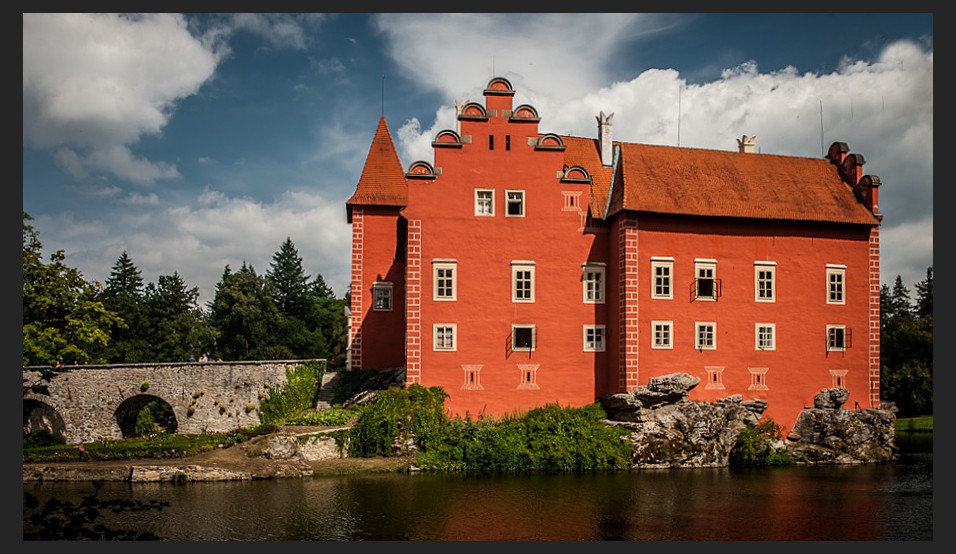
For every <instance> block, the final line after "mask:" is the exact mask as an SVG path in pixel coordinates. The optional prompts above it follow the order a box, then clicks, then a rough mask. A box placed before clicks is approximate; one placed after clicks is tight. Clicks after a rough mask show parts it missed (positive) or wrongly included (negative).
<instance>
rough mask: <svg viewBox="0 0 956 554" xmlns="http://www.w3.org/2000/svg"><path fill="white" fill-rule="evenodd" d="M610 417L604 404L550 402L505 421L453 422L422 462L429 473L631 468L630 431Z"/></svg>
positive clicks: (427, 451)
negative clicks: (612, 422) (611, 421)
mask: <svg viewBox="0 0 956 554" xmlns="http://www.w3.org/2000/svg"><path fill="white" fill-rule="evenodd" d="M606 417H607V414H606V413H605V412H604V410H603V408H601V406H600V405H598V404H591V405H588V406H583V407H580V408H571V407H568V408H562V407H560V406H558V405H557V404H548V405H546V406H542V407H539V408H534V409H532V410H530V411H529V412H527V413H526V414H524V415H521V416H511V417H505V418H503V419H501V420H495V419H491V418H485V419H481V420H479V421H477V422H475V421H472V420H471V419H458V420H453V421H450V422H449V425H448V426H447V427H446V431H445V433H444V435H443V437H442V440H440V441H435V443H433V444H432V446H431V448H429V449H427V450H423V452H422V453H421V454H420V455H419V457H418V459H417V461H416V462H417V464H418V465H419V467H422V468H424V469H442V470H478V471H484V472H516V471H593V470H621V469H629V468H630V465H631V445H630V443H629V442H628V441H627V440H626V439H625V437H626V434H627V433H626V431H624V430H622V429H621V428H618V427H612V426H608V425H606V424H605V423H603V420H604V419H606Z"/></svg>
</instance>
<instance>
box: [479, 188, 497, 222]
mask: <svg viewBox="0 0 956 554" xmlns="http://www.w3.org/2000/svg"><path fill="white" fill-rule="evenodd" d="M475 215H484V216H493V215H495V191H494V190H489V189H475Z"/></svg>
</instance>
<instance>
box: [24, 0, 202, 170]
mask: <svg viewBox="0 0 956 554" xmlns="http://www.w3.org/2000/svg"><path fill="white" fill-rule="evenodd" d="M104 37H108V40H104ZM218 62H219V54H218V53H217V51H216V50H214V49H210V48H208V47H206V46H204V45H203V44H202V43H201V42H200V41H199V40H197V39H196V38H194V37H193V36H192V35H191V34H190V32H189V31H188V30H187V26H186V22H185V20H184V18H183V17H182V16H180V15H176V14H142V15H121V14H96V13H86V14H68V13H35V14H23V137H24V141H26V142H28V143H29V144H30V145H32V146H34V147H36V148H41V149H56V150H57V151H58V155H57V161H58V163H59V164H60V165H61V167H64V168H65V169H67V170H68V171H69V172H70V173H71V174H72V175H75V176H84V175H86V174H88V173H90V172H104V173H107V174H112V175H115V176H117V177H119V178H121V179H124V180H128V181H132V182H137V183H152V182H154V181H155V180H157V179H166V178H171V177H176V176H178V172H177V171H176V168H175V167H174V166H172V165H170V164H166V163H161V162H153V161H150V160H146V159H143V158H141V157H137V156H136V155H134V154H132V153H131V152H130V145H132V144H134V143H135V142H136V141H137V140H138V139H140V138H141V137H142V136H144V135H153V134H157V133H159V132H160V131H161V130H162V129H163V127H164V126H165V125H166V123H167V122H168V119H169V116H170V113H171V112H172V111H173V110H174V108H175V106H176V103H177V102H178V101H179V100H181V99H183V98H185V97H188V96H190V95H192V94H195V93H196V92H197V91H198V90H199V87H200V86H202V84H203V83H204V82H205V81H206V80H207V79H209V78H210V77H211V76H212V74H213V72H214V71H215V69H216V65H217V64H218Z"/></svg>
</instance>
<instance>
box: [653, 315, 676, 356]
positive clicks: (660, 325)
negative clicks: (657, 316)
mask: <svg viewBox="0 0 956 554" xmlns="http://www.w3.org/2000/svg"><path fill="white" fill-rule="evenodd" d="M651 332H652V337H653V339H652V340H653V342H651V348H656V349H668V350H669V349H673V348H674V342H673V340H674V322H673V321H652V322H651Z"/></svg>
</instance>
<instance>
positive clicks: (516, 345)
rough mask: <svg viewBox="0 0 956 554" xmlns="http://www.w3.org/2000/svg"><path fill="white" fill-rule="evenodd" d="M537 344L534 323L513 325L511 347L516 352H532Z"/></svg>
mask: <svg viewBox="0 0 956 554" xmlns="http://www.w3.org/2000/svg"><path fill="white" fill-rule="evenodd" d="M536 345H537V333H536V332H535V327H534V325H512V326H511V349H512V350H514V351H516V352H532V351H534V349H535V346H536Z"/></svg>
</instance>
